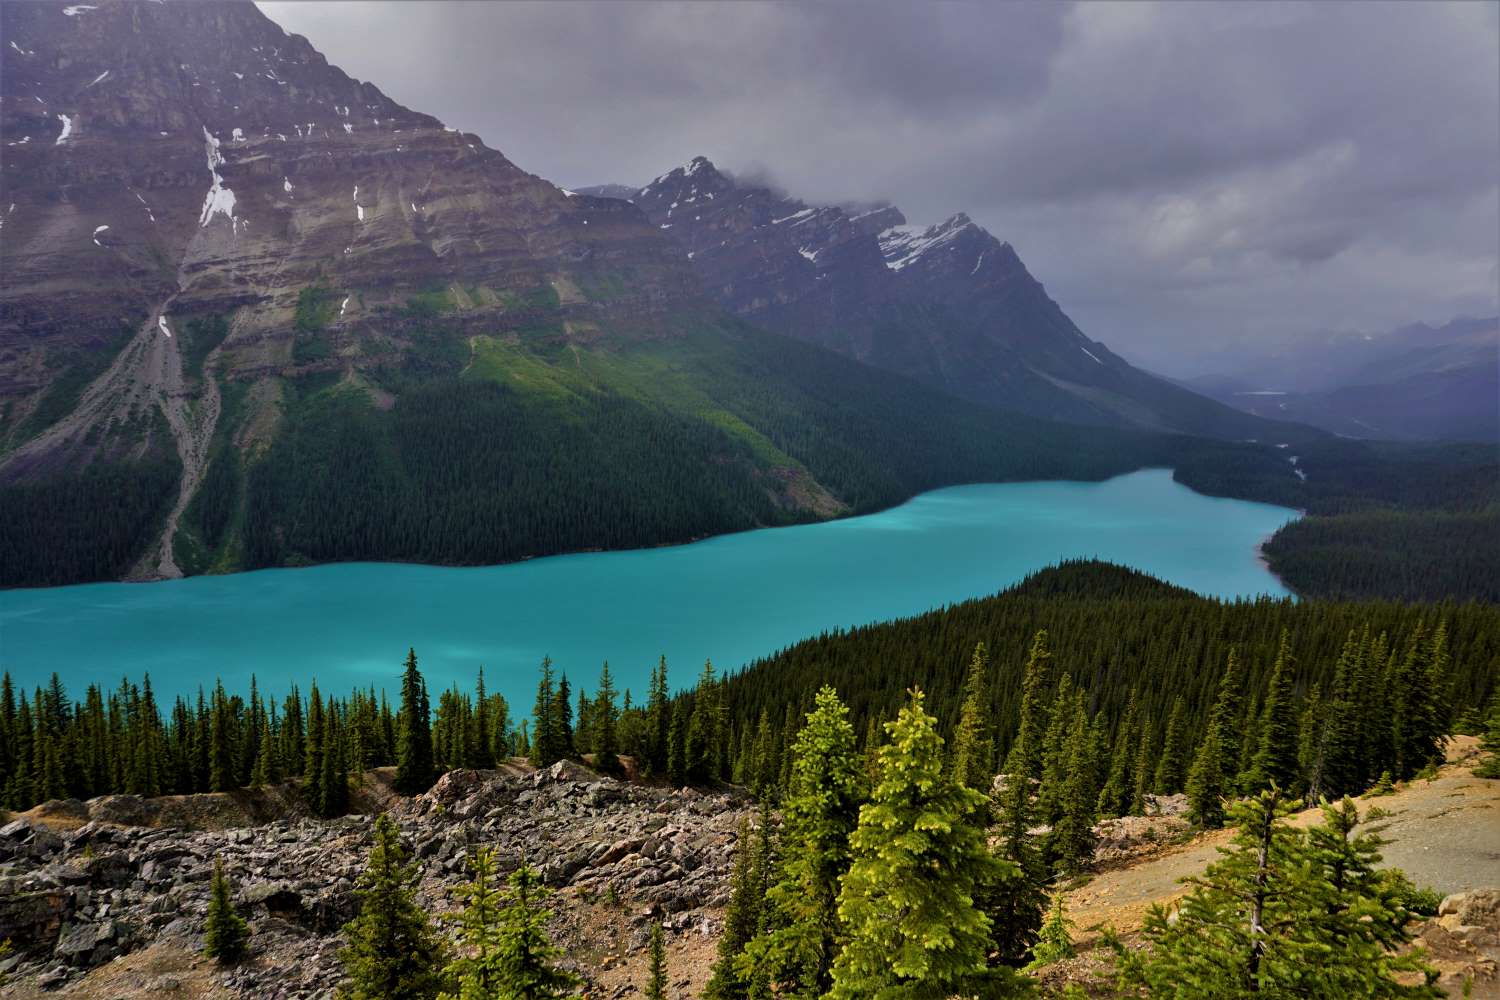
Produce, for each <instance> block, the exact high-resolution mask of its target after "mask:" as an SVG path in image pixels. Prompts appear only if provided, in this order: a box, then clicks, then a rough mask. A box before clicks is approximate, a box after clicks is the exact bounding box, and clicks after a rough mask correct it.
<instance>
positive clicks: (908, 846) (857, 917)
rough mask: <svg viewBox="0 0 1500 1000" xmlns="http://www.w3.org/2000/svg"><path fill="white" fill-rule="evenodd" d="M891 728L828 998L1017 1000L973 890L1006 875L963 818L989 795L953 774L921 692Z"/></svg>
mask: <svg viewBox="0 0 1500 1000" xmlns="http://www.w3.org/2000/svg"><path fill="white" fill-rule="evenodd" d="M887 728H888V732H889V733H890V735H891V739H890V742H889V743H888V744H886V746H884V747H882V748H881V752H880V782H879V784H877V785H876V787H875V790H874V794H873V795H872V797H871V800H870V801H869V802H868V803H866V804H865V805H864V806H863V807H862V808H861V809H860V815H859V825H858V827H857V828H856V829H855V831H854V834H853V836H852V837H851V838H850V846H851V848H852V850H853V855H854V860H853V863H852V864H851V866H850V868H849V871H848V873H847V874H846V875H845V877H844V881H843V886H842V889H841V891H840V895H839V917H840V919H841V920H842V921H843V925H844V928H845V931H846V935H847V937H846V940H845V944H844V946H843V949H842V950H841V951H840V952H839V954H838V957H837V959H836V960H835V962H834V966H833V988H832V989H831V990H830V991H829V994H828V995H829V997H831V998H832V1000H865V998H870V997H913V998H915V997H949V996H955V995H959V996H969V995H973V994H974V993H976V992H979V991H980V990H983V991H984V995H985V996H987V997H1003V996H1007V995H1015V994H1016V993H1017V992H1019V986H1018V984H1019V980H1018V977H1016V975H1015V974H1014V973H1013V972H1010V971H1009V970H1004V969H991V968H990V967H989V962H988V955H989V950H990V944H991V941H992V940H993V938H994V929H993V928H992V927H991V926H990V920H989V918H988V917H986V916H985V915H984V914H983V913H982V912H980V911H979V910H978V909H977V908H976V907H975V906H974V896H975V894H976V892H979V891H982V889H983V887H984V885H985V884H986V883H988V882H991V881H993V880H995V879H997V878H1000V877H1003V876H1004V875H1005V874H1006V873H1005V871H1004V866H1003V865H1002V864H1001V863H1000V862H999V861H997V860H996V859H995V858H994V857H992V856H991V854H990V852H989V850H988V849H987V848H986V846H985V843H984V835H983V832H982V831H981V830H979V829H977V828H976V827H974V826H972V825H970V824H969V823H967V822H965V817H968V816H972V815H973V814H974V813H975V812H976V811H977V810H978V809H979V808H980V801H979V800H981V799H982V796H981V795H980V794H979V793H978V792H976V791H974V790H973V789H971V788H966V787H964V786H963V785H960V784H959V783H958V782H956V781H954V780H953V778H952V776H951V774H948V773H946V770H945V768H944V766H943V763H944V761H943V741H942V738H941V737H940V736H939V735H938V733H937V720H936V719H934V718H933V717H932V716H930V715H928V714H927V713H926V711H925V710H924V708H923V699H922V694H921V692H916V691H914V692H913V693H912V695H911V700H910V701H909V702H908V704H907V705H906V706H905V707H904V708H902V710H901V712H900V714H899V715H898V716H897V718H896V721H895V722H893V723H891V724H890V725H889V726H888V727H887Z"/></svg>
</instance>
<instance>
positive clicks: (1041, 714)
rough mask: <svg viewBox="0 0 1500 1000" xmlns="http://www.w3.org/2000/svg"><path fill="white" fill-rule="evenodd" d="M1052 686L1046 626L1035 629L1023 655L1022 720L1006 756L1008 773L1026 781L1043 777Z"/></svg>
mask: <svg viewBox="0 0 1500 1000" xmlns="http://www.w3.org/2000/svg"><path fill="white" fill-rule="evenodd" d="M1051 686H1052V651H1051V648H1050V644H1049V641H1048V637H1047V630H1046V629H1042V630H1041V631H1039V632H1037V634H1036V635H1035V636H1033V637H1032V640H1031V650H1030V652H1029V653H1027V656H1026V670H1025V673H1024V674H1022V677H1021V720H1020V725H1019V727H1018V728H1017V730H1016V740H1015V742H1014V743H1012V744H1011V747H1010V756H1009V757H1008V758H1006V762H1005V770H1006V773H1007V774H1010V775H1015V774H1020V775H1022V776H1024V777H1025V778H1026V779H1027V780H1028V781H1040V780H1041V778H1042V750H1043V744H1044V743H1045V741H1046V735H1047V707H1048V701H1049V698H1050V690H1051Z"/></svg>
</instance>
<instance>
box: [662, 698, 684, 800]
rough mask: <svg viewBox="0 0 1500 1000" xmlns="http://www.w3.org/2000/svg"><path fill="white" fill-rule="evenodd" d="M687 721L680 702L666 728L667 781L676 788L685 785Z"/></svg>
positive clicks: (674, 708) (675, 706) (673, 710)
mask: <svg viewBox="0 0 1500 1000" xmlns="http://www.w3.org/2000/svg"><path fill="white" fill-rule="evenodd" d="M687 777H688V774H687V721H686V717H685V712H684V709H683V707H682V702H681V701H679V702H677V703H676V704H675V705H674V706H673V708H672V723H671V725H670V726H668V727H667V780H668V781H670V782H671V783H672V784H674V785H677V786H679V787H680V786H682V785H685V784H687Z"/></svg>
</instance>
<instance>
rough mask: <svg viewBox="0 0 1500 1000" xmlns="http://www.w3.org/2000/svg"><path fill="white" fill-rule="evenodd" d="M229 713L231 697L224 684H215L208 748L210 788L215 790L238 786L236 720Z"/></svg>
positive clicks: (224, 790)
mask: <svg viewBox="0 0 1500 1000" xmlns="http://www.w3.org/2000/svg"><path fill="white" fill-rule="evenodd" d="M229 713H230V710H229V699H228V698H227V697H226V696H225V694H224V685H223V684H215V685H214V698H213V718H212V721H211V723H210V726H211V728H210V736H209V750H208V775H209V777H208V781H209V789H210V790H211V791H215V792H227V791H230V790H232V789H234V788H235V787H236V785H235V780H234V730H233V726H234V720H233V719H232V718H231V717H230V714H229Z"/></svg>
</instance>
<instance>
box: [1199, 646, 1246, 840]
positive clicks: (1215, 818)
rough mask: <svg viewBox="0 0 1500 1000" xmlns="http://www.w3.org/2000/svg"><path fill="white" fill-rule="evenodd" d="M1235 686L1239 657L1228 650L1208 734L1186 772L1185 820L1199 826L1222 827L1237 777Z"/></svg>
mask: <svg viewBox="0 0 1500 1000" xmlns="http://www.w3.org/2000/svg"><path fill="white" fill-rule="evenodd" d="M1239 686H1240V671H1239V655H1238V654H1237V653H1236V651H1235V650H1234V649H1232V648H1231V649H1230V650H1229V661H1228V663H1227V664H1226V665H1225V667H1224V676H1223V677H1222V678H1220V680H1219V693H1218V697H1217V698H1216V699H1215V701H1214V707H1213V710H1212V711H1211V712H1210V713H1209V717H1208V730H1207V731H1206V732H1205V733H1204V734H1203V741H1202V742H1201V743H1199V745H1198V752H1197V753H1196V754H1195V755H1194V756H1193V766H1192V768H1191V769H1190V770H1189V771H1188V781H1187V796H1188V818H1189V819H1191V820H1192V821H1193V822H1194V823H1197V824H1198V825H1199V826H1203V827H1209V828H1213V827H1218V826H1223V825H1224V797H1225V796H1226V795H1228V794H1229V792H1230V789H1231V787H1232V786H1233V783H1234V779H1235V776H1236V775H1237V774H1238V773H1239V757H1238V754H1237V753H1236V752H1235V750H1234V748H1233V741H1232V740H1231V739H1230V735H1229V734H1230V733H1231V732H1232V731H1233V729H1232V727H1233V725H1234V723H1235V720H1236V718H1237V716H1238V714H1239Z"/></svg>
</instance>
